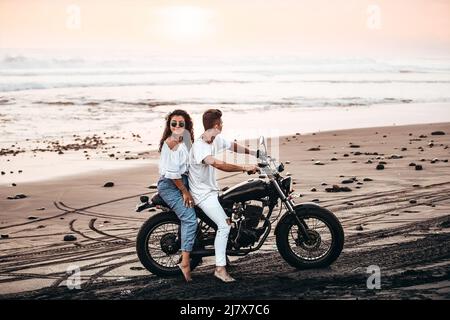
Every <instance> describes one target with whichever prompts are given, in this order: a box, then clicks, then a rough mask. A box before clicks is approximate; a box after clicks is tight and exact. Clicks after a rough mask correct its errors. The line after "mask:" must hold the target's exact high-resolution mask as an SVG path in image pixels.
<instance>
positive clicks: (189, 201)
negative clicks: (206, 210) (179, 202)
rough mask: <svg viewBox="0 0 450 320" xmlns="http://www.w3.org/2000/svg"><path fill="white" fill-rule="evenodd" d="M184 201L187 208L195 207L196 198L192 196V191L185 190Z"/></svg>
mask: <svg viewBox="0 0 450 320" xmlns="http://www.w3.org/2000/svg"><path fill="white" fill-rule="evenodd" d="M182 195H183V202H184V206H185V207H187V208H193V207H194V199H193V198H192V195H191V193H190V192H189V191H188V190H185V191H183V193H182Z"/></svg>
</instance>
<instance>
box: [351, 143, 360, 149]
mask: <svg viewBox="0 0 450 320" xmlns="http://www.w3.org/2000/svg"><path fill="white" fill-rule="evenodd" d="M350 148H361V146H360V145H358V144H353V143H351V142H350Z"/></svg>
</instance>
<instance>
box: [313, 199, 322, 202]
mask: <svg viewBox="0 0 450 320" xmlns="http://www.w3.org/2000/svg"><path fill="white" fill-rule="evenodd" d="M312 202H320V200H319V199H313V200H312Z"/></svg>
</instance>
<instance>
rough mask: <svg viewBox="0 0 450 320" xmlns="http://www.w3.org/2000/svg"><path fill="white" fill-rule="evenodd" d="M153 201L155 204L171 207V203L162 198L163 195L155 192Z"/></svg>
mask: <svg viewBox="0 0 450 320" xmlns="http://www.w3.org/2000/svg"><path fill="white" fill-rule="evenodd" d="M152 203H153V204H154V205H155V206H162V207H166V208H169V205H168V204H167V203H166V202H165V201H164V200H163V198H161V196H160V195H159V194H158V193H155V195H154V196H153V197H152Z"/></svg>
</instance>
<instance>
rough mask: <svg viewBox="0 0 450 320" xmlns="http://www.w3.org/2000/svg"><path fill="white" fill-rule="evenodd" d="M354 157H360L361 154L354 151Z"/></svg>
mask: <svg viewBox="0 0 450 320" xmlns="http://www.w3.org/2000/svg"><path fill="white" fill-rule="evenodd" d="M354 155H355V156H360V155H362V152H359V151H356V152H355V153H354Z"/></svg>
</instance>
